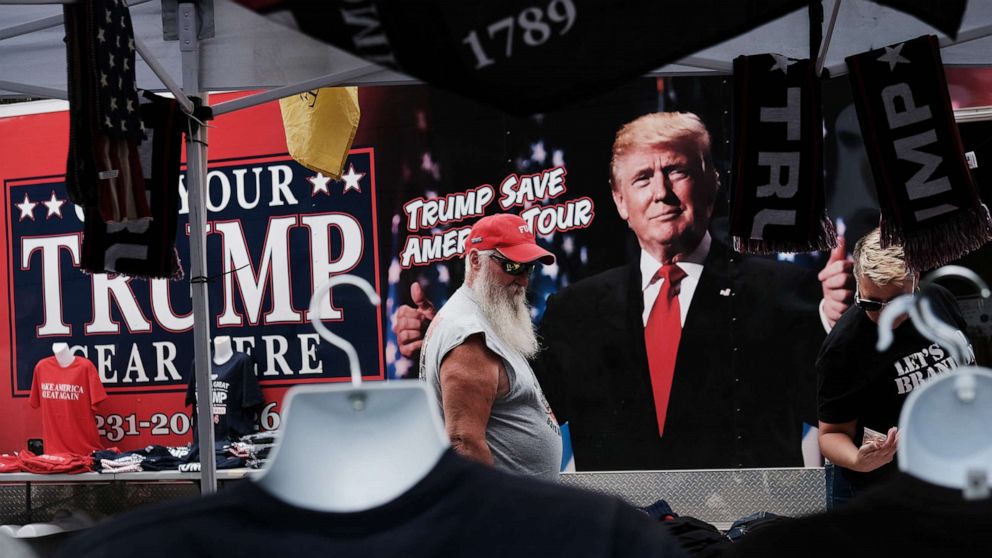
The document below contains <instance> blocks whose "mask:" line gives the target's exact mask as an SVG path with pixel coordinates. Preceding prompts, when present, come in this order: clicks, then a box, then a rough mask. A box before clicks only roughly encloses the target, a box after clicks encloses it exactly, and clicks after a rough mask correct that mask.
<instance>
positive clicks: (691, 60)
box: [672, 56, 734, 74]
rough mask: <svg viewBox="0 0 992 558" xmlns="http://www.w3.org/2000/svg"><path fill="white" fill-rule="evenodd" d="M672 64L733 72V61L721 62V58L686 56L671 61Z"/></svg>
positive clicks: (720, 71) (724, 72) (726, 72)
mask: <svg viewBox="0 0 992 558" xmlns="http://www.w3.org/2000/svg"><path fill="white" fill-rule="evenodd" d="M672 64H678V65H680V66H692V67H693V68H702V69H704V70H713V71H715V72H719V73H723V74H732V73H734V64H733V62H723V61H721V60H713V59H712V58H703V57H700V56H686V57H685V58H682V59H680V60H674V61H672Z"/></svg>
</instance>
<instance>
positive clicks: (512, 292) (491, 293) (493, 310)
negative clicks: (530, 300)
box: [472, 262, 540, 359]
mask: <svg viewBox="0 0 992 558" xmlns="http://www.w3.org/2000/svg"><path fill="white" fill-rule="evenodd" d="M486 264H488V262H486ZM493 273H494V272H493V270H492V267H491V266H489V265H483V266H482V267H481V268H480V269H479V272H478V274H477V275H476V277H475V282H474V283H473V285H472V291H473V292H474V293H475V295H476V297H477V298H478V299H479V306H480V307H481V309H482V313H483V314H484V315H485V316H486V319H488V320H489V324H490V325H491V326H492V328H493V331H494V332H495V333H496V336H497V337H499V339H500V341H502V342H503V343H504V344H505V345H507V346H508V347H509V348H510V349H512V350H515V351H517V352H519V353H520V354H521V355H523V356H524V358H527V359H529V358H531V357H533V356H534V355H536V354H537V351H538V350H539V349H540V345H539V344H538V342H537V333H536V332H535V330H534V322H533V321H531V319H530V306H529V305H528V304H527V290H526V289H525V288H523V287H521V286H520V285H517V284H511V285H509V286H506V287H504V286H502V285H498V284H496V282H495V281H494V280H493Z"/></svg>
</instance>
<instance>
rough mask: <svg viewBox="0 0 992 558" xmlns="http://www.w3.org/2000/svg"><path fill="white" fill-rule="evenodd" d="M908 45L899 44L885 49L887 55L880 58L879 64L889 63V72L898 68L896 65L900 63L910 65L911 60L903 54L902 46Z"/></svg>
mask: <svg viewBox="0 0 992 558" xmlns="http://www.w3.org/2000/svg"><path fill="white" fill-rule="evenodd" d="M904 44H906V43H899V44H897V45H896V46H894V47H885V54H883V55H881V56H879V57H878V61H879V62H888V63H889V71H890V72H891V71H892V70H894V69H895V68H896V64H898V63H900V62H905V63H907V64H909V60H908V59H906V57H904V56H903V55H902V54H900V53H901V52H902V46H903V45H904Z"/></svg>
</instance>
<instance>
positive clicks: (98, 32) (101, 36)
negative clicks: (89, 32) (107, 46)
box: [96, 27, 107, 43]
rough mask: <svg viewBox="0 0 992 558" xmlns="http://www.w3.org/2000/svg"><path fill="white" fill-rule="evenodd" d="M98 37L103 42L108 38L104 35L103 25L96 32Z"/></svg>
mask: <svg viewBox="0 0 992 558" xmlns="http://www.w3.org/2000/svg"><path fill="white" fill-rule="evenodd" d="M96 39H97V40H98V41H100V42H101V43H102V42H104V41H106V40H107V39H105V38H104V37H103V27H101V28H100V29H98V30H97V32H96Z"/></svg>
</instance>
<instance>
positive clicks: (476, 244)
mask: <svg viewBox="0 0 992 558" xmlns="http://www.w3.org/2000/svg"><path fill="white" fill-rule="evenodd" d="M471 250H499V253H500V254H503V255H504V256H506V257H507V258H509V259H510V260H513V261H515V262H519V263H530V262H533V261H540V262H541V263H542V264H544V265H551V264H553V263H555V256H554V254H552V253H551V252H548V251H547V250H545V249H544V248H541V247H540V246H538V245H537V240H536V239H535V238H534V233H533V232H531V230H530V227H529V226H527V222H526V221H524V220H523V219H521V218H520V216H519V215H513V214H512V213H499V214H496V215H490V216H488V217H483V218H482V219H479V220H478V221H477V222H476V223H475V224H474V225H472V230H471V231H469V234H468V242H467V244H466V246H465V252H466V253H468V252H469V251H471Z"/></svg>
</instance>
